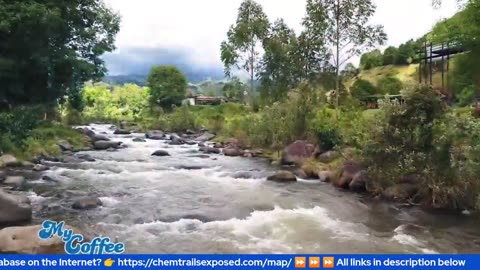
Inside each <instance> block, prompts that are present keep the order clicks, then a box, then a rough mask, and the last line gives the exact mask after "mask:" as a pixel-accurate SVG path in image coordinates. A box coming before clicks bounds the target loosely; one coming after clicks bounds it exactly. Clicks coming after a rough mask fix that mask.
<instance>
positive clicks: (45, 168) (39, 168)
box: [33, 164, 50, 172]
mask: <svg viewBox="0 0 480 270" xmlns="http://www.w3.org/2000/svg"><path fill="white" fill-rule="evenodd" d="M49 169H50V168H49V167H48V166H46V165H43V164H35V166H34V167H33V170H34V171H36V172H43V171H48V170H49Z"/></svg>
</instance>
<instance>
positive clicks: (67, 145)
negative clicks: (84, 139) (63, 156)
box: [57, 140, 73, 151]
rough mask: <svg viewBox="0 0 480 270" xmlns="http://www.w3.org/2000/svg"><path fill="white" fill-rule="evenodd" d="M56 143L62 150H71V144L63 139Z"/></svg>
mask: <svg viewBox="0 0 480 270" xmlns="http://www.w3.org/2000/svg"><path fill="white" fill-rule="evenodd" d="M57 145H58V147H60V149H61V150H62V151H73V146H72V145H71V144H70V143H69V142H67V141H65V140H60V141H58V142H57Z"/></svg>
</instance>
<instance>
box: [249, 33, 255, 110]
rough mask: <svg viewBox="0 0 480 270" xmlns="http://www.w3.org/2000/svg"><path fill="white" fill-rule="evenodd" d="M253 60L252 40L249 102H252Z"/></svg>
mask: <svg viewBox="0 0 480 270" xmlns="http://www.w3.org/2000/svg"><path fill="white" fill-rule="evenodd" d="M254 61H255V43H253V42H252V45H251V50H250V93H249V101H250V103H253V77H254V72H253V71H254V70H253V69H254ZM251 105H253V104H251Z"/></svg>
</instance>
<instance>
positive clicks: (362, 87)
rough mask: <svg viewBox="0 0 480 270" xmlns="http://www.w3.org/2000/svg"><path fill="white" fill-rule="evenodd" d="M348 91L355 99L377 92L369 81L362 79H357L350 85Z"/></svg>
mask: <svg viewBox="0 0 480 270" xmlns="http://www.w3.org/2000/svg"><path fill="white" fill-rule="evenodd" d="M350 93H351V94H352V96H353V97H355V98H357V99H362V98H364V97H366V96H371V95H375V94H377V93H378V90H377V88H376V87H375V85H373V84H372V83H371V82H369V81H367V80H363V79H358V80H356V81H355V82H354V83H353V85H352V86H351V87H350Z"/></svg>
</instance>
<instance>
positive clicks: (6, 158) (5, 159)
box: [0, 154, 21, 168]
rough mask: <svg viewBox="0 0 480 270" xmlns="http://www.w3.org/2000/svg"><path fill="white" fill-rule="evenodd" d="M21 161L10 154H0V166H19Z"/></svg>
mask: <svg viewBox="0 0 480 270" xmlns="http://www.w3.org/2000/svg"><path fill="white" fill-rule="evenodd" d="M20 165H21V163H20V162H18V160H17V158H16V157H14V156H12V155H8V154H7V155H3V156H0V168H1V167H15V166H20Z"/></svg>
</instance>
